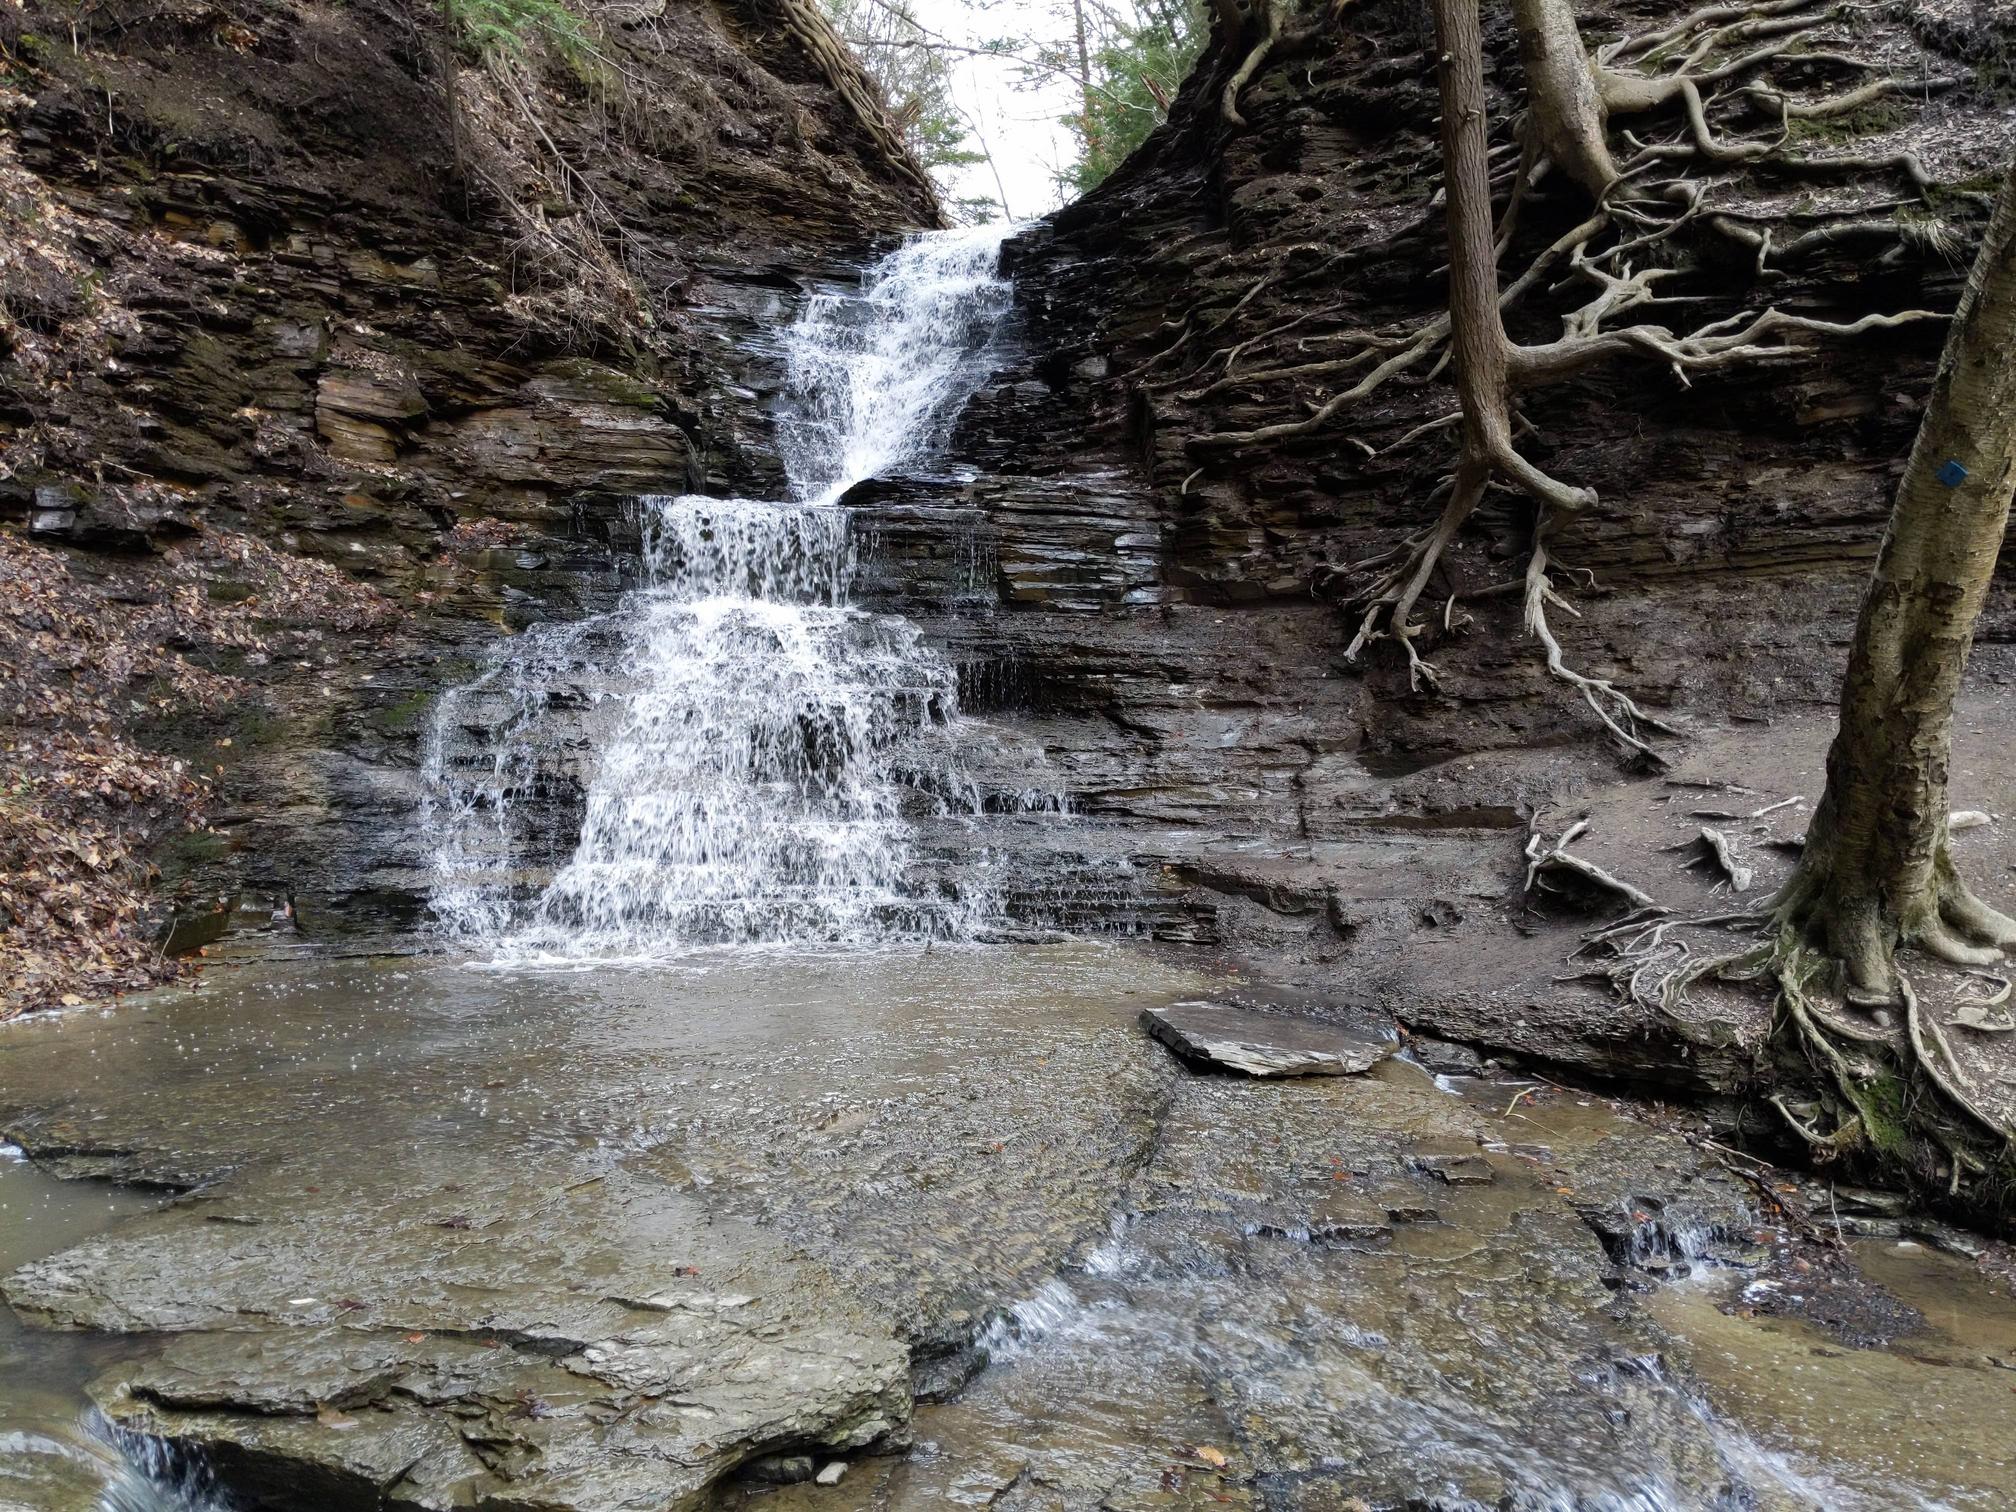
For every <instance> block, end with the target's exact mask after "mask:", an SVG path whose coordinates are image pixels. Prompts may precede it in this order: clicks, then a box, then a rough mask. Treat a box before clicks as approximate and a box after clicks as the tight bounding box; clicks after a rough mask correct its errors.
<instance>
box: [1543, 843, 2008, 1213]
mask: <svg viewBox="0 0 2016 1512" xmlns="http://www.w3.org/2000/svg"><path fill="white" fill-rule="evenodd" d="M1528 854H1529V856H1530V855H1531V847H1530V846H1529V852H1528ZM1810 876H1811V873H1810V872H1809V870H1808V869H1807V868H1805V867H1802V868H1801V869H1800V871H1799V872H1798V873H1795V875H1794V876H1793V878H1792V879H1791V881H1789V882H1788V883H1787V884H1786V885H1785V887H1784V888H1782V889H1781V890H1780V891H1779V892H1778V893H1777V895H1776V896H1775V897H1773V898H1772V899H1770V900H1769V901H1768V902H1766V903H1764V904H1763V905H1761V906H1760V907H1759V908H1758V909H1757V910H1756V911H1755V912H1750V913H1739V914H1724V915H1718V916H1714V917H1710V918H1698V919H1681V918H1675V917H1673V916H1672V915H1670V914H1668V913H1666V912H1665V911H1664V910H1661V909H1658V908H1657V907H1656V905H1651V904H1650V903H1649V900H1648V904H1647V905H1646V906H1644V907H1641V908H1640V909H1639V910H1637V911H1636V912H1634V913H1633V914H1631V915H1629V916H1628V917H1627V918H1625V919H1623V920H1621V921H1619V922H1617V923H1615V924H1611V925H1607V926H1605V927H1604V928H1602V929H1600V930H1596V931H1592V932H1591V933H1590V934H1589V935H1588V936H1586V937H1585V948H1595V949H1598V950H1602V951H1605V952H1607V953H1608V956H1609V959H1608V964H1607V966H1606V968H1605V974H1606V975H1607V976H1608V977H1609V978H1610V980H1611V981H1612V982H1613V983H1614V984H1615V985H1616V986H1617V988H1618V989H1619V991H1620V992H1622V993H1623V994H1624V995H1625V996H1626V997H1628V998H1630V999H1631V1000H1633V1001H1636V1002H1638V1003H1640V1004H1642V1005H1644V1006H1646V1007H1649V1008H1652V1009H1654V1010H1655V1011H1657V1012H1659V1013H1660V1014H1661V1015H1662V1016H1663V1017H1665V1018H1666V1019H1667V1021H1668V1022H1670V1023H1672V1024H1673V1025H1674V1026H1675V1027H1676V1028H1677V1029H1678V1030H1679V1031H1680V1032H1681V1033H1682V1035H1683V1036H1685V1037H1687V1038H1689V1039H1692V1040H1695V1041H1698V1042H1700V1043H1703V1044H1720V1043H1722V1037H1721V1036H1719V1035H1718V1034H1717V1033H1715V1032H1714V1031H1713V1030H1705V1031H1704V1030H1703V1029H1702V1028H1701V1026H1700V1025H1699V1024H1698V1023H1697V1021H1696V1016H1695V1015H1694V1014H1693V1013H1691V1012H1689V1011H1688V1005H1689V1003H1690V1001H1691V992H1692V989H1694V988H1696V987H1697V986H1699V985H1701V984H1703V983H1706V982H1721V983H1748V982H1756V981H1765V982H1768V983H1769V984H1770V985H1771V987H1772V989H1773V990H1774V992H1775V994H1776V999H1777V1021H1776V1023H1775V1025H1774V1028H1773V1031H1772V1038H1771V1042H1770V1046H1769V1048H1768V1050H1767V1053H1766V1061H1767V1064H1766V1065H1765V1066H1764V1067H1761V1068H1760V1070H1762V1071H1764V1072H1765V1074H1767V1075H1772V1074H1776V1075H1783V1074H1785V1073H1786V1071H1787V1070H1788V1069H1789V1068H1790V1067H1793V1066H1800V1067H1803V1068H1804V1070H1805V1073H1806V1075H1805V1076H1804V1077H1802V1078H1801V1080H1802V1081H1804V1080H1810V1081H1811V1082H1813V1083H1814V1084H1816V1086H1817V1091H1814V1092H1812V1093H1811V1094H1809V1095H1808V1096H1807V1097H1806V1098H1804V1099H1799V1098H1795V1097H1793V1096H1792V1095H1790V1094H1788V1093H1779V1094H1775V1095H1773V1096H1772V1097H1771V1099H1770V1101H1771V1102H1772V1103H1773V1105H1774V1106H1775V1107H1776V1108H1777V1110H1778V1112H1779V1113H1780V1115H1781V1116H1782V1117H1783V1119H1784V1121H1785V1124H1786V1127H1787V1128H1788V1130H1790V1131H1791V1132H1792V1133H1793V1134H1795V1135H1796V1136H1797V1137H1798V1138H1799V1139H1800V1140H1801V1141H1802V1142H1803V1143H1804V1144H1805V1145H1806V1146H1807V1147H1808V1150H1809V1152H1810V1154H1811V1155H1812V1157H1813V1158H1814V1159H1815V1160H1816V1161H1818V1162H1821V1163H1828V1162H1833V1161H1837V1160H1842V1159H1848V1158H1855V1159H1859V1160H1863V1161H1865V1162H1871V1163H1876V1164H1880V1165H1881V1166H1882V1167H1883V1168H1885V1169H1886V1170H1887V1171H1889V1172H1891V1173H1893V1174H1894V1173H1896V1172H1898V1171H1900V1170H1902V1171H1907V1172H1910V1173H1912V1174H1913V1175H1914V1176H1915V1177H1916V1178H1917V1179H1919V1180H1920V1181H1922V1182H1926V1183H1927V1184H1932V1183H1935V1182H1936V1183H1937V1184H1938V1185H1939V1186H1941V1187H1943V1189H1944V1191H1945V1192H1946V1194H1947V1195H1949V1196H1951V1195H1958V1194H1959V1193H1960V1192H1961V1191H1962V1189H1963V1187H1964V1186H1965V1185H1966V1183H1967V1182H1969V1181H1970V1180H1977V1179H1988V1180H1992V1181H1994V1182H1996V1183H1998V1184H2006V1183H2009V1182H2011V1181H2016V1120H2012V1118H2011V1117H2010V1115H2009V1114H2007V1113H2006V1112H2004V1111H2001V1110H1999V1109H1997V1108H1996V1107H1995V1106H1993V1105H1992V1104H1991V1103H1990V1102H1989V1100H1988V1099H1987V1098H1986V1097H1985V1096H1984V1095H1983V1093H1982V1091H1981V1089H1980V1088H1979V1087H1978V1086H1977V1085H1975V1083H1974V1082H1973V1081H1972V1079H1971V1078H1970V1077H1969V1075H1968V1073H1967V1071H1966V1069H1965V1066H1964V1063H1963V1062H1962V1060H1961V1058H1960V1057H1959V1056H1958V1055H1957V1054H1956V1053H1955V1051H1954V1047H1953V1045H1952V1042H1951V1040H1950V1038H1949V1035H1948V1031H1947V1030H1946V1029H1945V1028H1943V1027H1942V1026H1941V1024H1940V1022H1939V1021H1938V1019H1937V1018H1935V1017H1934V1016H1933V1015H1932V1014H1930V1013H1928V1012H1926V1011H1925V1009H1924V1007H1923V1005H1922V1004H1921V1002H1920V1000H1919V997H1918V994H1917V992H1916V990H1915V989H1914V987H1913V985H1912V983H1911V981H1910V980H1909V978H1908V977H1906V976H1905V975H1904V974H1903V973H1902V972H1901V971H1900V970H1898V969H1897V966H1896V962H1895V956H1894V953H1891V954H1889V955H1887V956H1886V959H1885V962H1884V969H1885V973H1886V975H1887V978H1888V981H1889V983H1890V988H1891V995H1890V996H1889V997H1887V998H1885V999H1882V1000H1880V1001H1878V1000H1876V999H1874V998H1873V997H1871V996H1870V995H1869V994H1868V993H1866V992H1864V991H1861V990H1858V988H1857V984H1856V977H1855V972H1856V971H1857V970H1858V969H1861V970H1863V971H1865V972H1866V971H1867V969H1868V963H1867V961H1866V960H1864V961H1863V962H1862V963H1861V964H1860V966H1859V967H1858V964H1857V963H1856V962H1855V961H1853V960H1850V959H1847V958H1844V957H1843V956H1842V955H1841V954H1840V953H1839V952H1840V950H1841V948H1842V946H1841V943H1840V942H1841V941H1842V940H1843V938H1844V936H1843V933H1842V932H1841V931H1840V930H1839V929H1838V928H1836V927H1835V922H1834V920H1833V918H1832V915H1831V913H1830V911H1829V908H1828V906H1826V905H1824V904H1823V902H1822V899H1821V893H1820V891H1819V890H1818V889H1816V887H1815V886H1814V885H1813V884H1812V883H1811V882H1810V881H1808V880H1807V879H1808V878H1809V877H1810ZM1967 897H1968V898H1969V899H1970V900H1971V897H1972V895H1971V894H1968V895H1967ZM1974 901H1975V903H1976V904H1977V906H1978V900H1974ZM1989 912H1990V913H1991V914H1992V913H1993V911H1992V910H1990V911H1989ZM1994 918H1995V919H2000V918H2001V916H2000V915H1999V914H1996V915H1994ZM1983 922H1984V923H1986V922H1988V921H1987V920H1983ZM2007 922H2008V921H2006V920H2003V923H2004V924H2006V923H2007ZM1728 925H1734V926H1737V927H1739V928H1742V929H1749V930H1754V931H1756V932H1757V934H1758V939H1757V941H1756V943H1754V944H1751V945H1749V946H1746V947H1743V948H1741V949H1738V950H1732V951H1727V952H1723V953H1719V954H1715V955H1707V956H1702V955H1697V954H1696V953H1695V952H1694V951H1693V950H1692V949H1691V948H1690V946H1689V944H1688V943H1687V940H1686V938H1685V935H1686V934H1687V933H1688V932H1698V931H1700V930H1702V929H1706V928H1709V927H1712V926H1728ZM1998 933H2006V932H2001V931H1999V930H1998ZM1988 938H1989V937H1988V936H1986V935H1981V934H1973V935H1970V936H1969V937H1967V938H1964V939H1963V938H1959V937H1957V936H1956V935H1955V933H1954V931H1953V928H1952V927H1951V926H1946V927H1945V928H1943V929H1942V930H1939V931H1934V932H1932V933H1930V934H1926V935H1920V936H1918V937H1916V938H1915V939H1914V941H1913V943H1915V944H1917V945H1918V946H1919V947H1920V948H1923V949H1925V950H1926V952H1927V953H1928V954H1930V955H1933V956H1934V957H1935V958H1937V959H1942V960H1946V959H1952V958H1953V957H1955V956H1956V955H1957V956H1964V957H1965V958H1966V959H1967V960H1968V961H1970V962H1971V961H1974V960H1977V959H1979V958H1981V957H1982V956H1983V955H1986V956H1988V957H1991V958H1992V959H1995V960H2000V959H2001V955H2000V952H1999V951H1996V950H1994V949H1992V948H1990V947H1989V946H1988V945H1987V944H1986V943H1985V941H1986V940H1987V939H1988ZM1854 948H1856V949H1858V950H1860V949H1863V948H1864V945H1863V942H1861V941H1859V940H1858V941H1855V942H1854ZM1995 980H1996V981H1998V982H2000V981H2001V980H2002V979H2001V978H1996V979H1995ZM1970 1006H1973V1005H1970ZM1954 1022H1955V1023H1956V1024H1957V1025H1959V1026H1961V1027H1963V1028H1966V1029H1969V1030H1970V1031H1971V1032H1977V1033H1989V1034H1993V1033H1999V1032H2003V1029H2002V1026H2001V1025H1999V1024H1995V1023H1992V1022H1990V1023H1983V1024H1981V1025H1980V1027H1978V1028H1977V1027H1975V1025H1974V1024H1973V1023H1970V1021H1969V1018H1968V1015H1967V1012H1966V1010H1965V1009H1963V1011H1962V1013H1960V1014H1956V1015H1955V1016H1954ZM2009 1027H2010V1028H2012V1029H2016V1025H2011V1026H2009ZM1998 1196H1999V1189H1998Z"/></svg>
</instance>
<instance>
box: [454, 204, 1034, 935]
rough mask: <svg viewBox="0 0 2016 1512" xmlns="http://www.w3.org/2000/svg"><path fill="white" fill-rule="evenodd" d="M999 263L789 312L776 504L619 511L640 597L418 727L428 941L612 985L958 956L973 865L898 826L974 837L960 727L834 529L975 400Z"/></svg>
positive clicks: (918, 639) (495, 676)
mask: <svg viewBox="0 0 2016 1512" xmlns="http://www.w3.org/2000/svg"><path fill="white" fill-rule="evenodd" d="M1002 236H1003V228H1000V227H993V228H985V229H982V230H976V231H967V232H956V233H949V234H944V235H934V236H927V237H921V238H919V239H917V240H915V241H912V242H910V243H908V244H907V245H905V246H904V247H902V248H900V249H898V250H897V251H896V252H894V253H892V254H891V255H890V256H889V257H887V258H885V259H884V260H883V261H882V262H881V263H880V264H878V265H877V266H876V267H875V268H873V269H872V270H870V272H869V273H868V275H867V276H866V278H865V279H864V281H863V285H862V288H861V290H860V291H859V292H858V293H830V294H821V295H816V296H814V297H813V298H812V300H811V301H810V302H809V303H808V305H807V307H806V309H805V311H804V313H803V314H802V316H801V317H800V318H799V320H798V321H797V322H796V324H795V325H794V326H793V327H792V329H791V330H790V331H789V332H788V333H787V339H786V343H785V346H786V358H787V366H788V401H789V402H788V405H787V411H786V413H785V414H784V415H783V417H781V419H780V421H779V425H778V434H779V451H780V454H781V455H782V457H783V460H784V462H785V466H786V470H787V473H788V476H789V478H790V483H791V489H792V492H793V494H794V498H793V499H792V500H790V501H781V502H768V501H757V500H746V499H713V498H704V497H700V496H691V495H689V496H677V497H675V496H652V497H647V498H644V499H641V500H640V501H638V508H639V511H640V514H641V519H640V522H639V524H640V528H641V534H642V537H643V541H644V552H643V558H644V560H643V569H644V581H643V584H642V586H641V587H639V588H637V589H636V590H634V591H633V592H631V593H629V594H627V595H626V596H625V598H624V600H623V601H622V603H621V604H620V605H619V606H618V607H617V609H616V610H615V611H614V612H613V613H610V614H608V615H603V616H599V617H596V618H594V619H590V620H585V621H582V622H579V623H576V624H570V625H542V626H537V627H534V628H533V629H532V630H530V631H528V632H527V633H526V634H524V635H522V636H520V637H519V638H518V639H517V640H516V641H515V642H513V643H511V644H510V645H509V646H507V647H505V648H503V649H502V650H501V651H500V653H499V654H498V656H497V657H496V659H495V660H494V661H493V663H492V664H491V666H490V667H489V668H488V669H486V670H485V671H484V672H483V673H482V674H481V675H480V676H479V677H477V678H476V679H475V680H474V681H472V682H471V683H469V684H468V685H466V686H464V687H462V688H459V689H456V690H454V691H453V692H451V693H449V694H448V695H446V696H445V697H444V698H443V699H442V700H441V703H440V705H439V708H438V710H437V713H436V718H435V724H434V729H433V735H432V739H431V740H430V742H429V748H428V754H427V764H426V772H425V775H426V779H427V785H428V793H429V797H428V802H427V806H426V811H425V815H424V827H425V831H426V834H427V837H428V841H429V844H430V846H431V849H432V852H433V868H434V890H433V903H434V908H435V911H436V913H437V915H438V916H439V918H440V919H441V921H442V923H443V925H444V926H445V928H446V929H447V931H448V932H449V933H450V935H451V936H453V937H455V938H458V939H460V940H462V941H465V942H467V943H471V944H475V945H479V946H486V947H492V948H499V949H502V950H504V951H506V952H507V953H509V954H512V955H515V956H532V957H539V956H558V957H584V958H591V959H608V958H621V957H640V956H649V955H652V954H654V953H656V952H659V951H662V950H664V949H666V948H668V947H680V946H685V945H694V944H708V943H724V942H735V943H747V942H760V941H794V940H795V941H834V942H844V943H872V942H876V941H882V940H891V939H920V938H922V939H929V938H955V939H956V938H965V937H968V936H970V935H971V934H972V933H973V931H974V930H975V929H976V928H977V927H980V926H981V925H982V924H984V923H985V922H986V921H987V920H988V919H989V918H990V917H992V916H993V915H995V914H996V913H998V911H999V910H998V905H997V904H996V902H995V901H994V899H993V898H992V897H991V896H990V893H989V889H988V887H987V885H986V883H985V881H984V879H985V877H986V876H987V874H988V868H987V866H986V865H985V864H984V858H982V857H980V856H978V855H977V854H976V855H975V856H974V857H972V858H971V859H972V860H973V862H974V864H972V865H962V866H961V867H959V868H958V876H957V877H956V878H955V877H954V876H952V875H951V874H950V873H949V872H947V871H946V870H943V869H938V870H934V869H932V868H930V867H928V866H926V865H925V864H923V863H922V862H921V861H920V858H919V855H918V849H917V846H916V843H915V833H914V821H916V820H919V819H926V818H928V819H932V820H938V821H944V820H953V821H957V820H960V819H967V820H970V819H973V818H976V817H977V816H978V815H979V813H980V812H981V808H982V801H981V796H980V793H979V791H978V789H977V788H976V786H975V784H974V782H973V781H972V779H971V778H970V777H969V776H968V775H967V773H966V768H965V764H964V762H963V761H962V759H961V746H962V742H965V741H970V740H971V739H972V738H974V736H975V730H976V727H974V726H973V725H971V724H970V723H968V722H966V721H964V720H962V718H961V716H960V713H959V707H958V686H957V681H958V680H957V676H956V674H955V671H954V669H953V668H952V667H951V665H950V664H949V663H948V662H947V661H946V660H945V659H944V657H943V656H941V655H940V654H939V653H938V652H937V651H935V650H934V649H933V648H932V647H931V646H929V645H928V644H927V643H926V642H925V641H924V639H923V638H922V636H921V635H920V633H919V632H918V630H917V629H916V627H915V626H913V625H911V624H910V623H909V622H907V621H905V620H902V619H899V618H894V617H890V616H884V615H876V614H871V613H867V612H865V611H863V610H861V609H859V608H856V607H854V606H853V605H852V603H851V601H850V600H851V590H852V583H853V577H854V570H855V565H856V555H855V553H856V540H855V534H854V529H853V522H852V519H851V516H850V512H849V511H848V510H846V509H844V508H842V507H840V505H839V504H838V502H837V501H838V500H839V499H840V498H841V496H842V495H844V494H845V492H846V491H847V489H849V488H850V487H851V486H852V485H853V484H855V483H857V482H859V481H861V480H862V479H864V478H867V477H871V476H874V475H876V474H879V473H883V472H887V471H889V470H891V469H893V468H898V467H901V466H904V465H906V464H912V463H915V462H917V461H919V460H921V459H923V458H925V457H928V456H929V455H930V454H931V452H932V451H933V450H934V449H935V448H937V447H938V446H939V445H940V444H941V443H942V441H943V438H944V435H945V433H946V431H947V430H949V428H950V426H951V425H952V423H953V421H954V420H955V419H956V417H957V415H958V412H959V410H960V408H961V407H962V406H963V405H964V404H965V402H966V400H967V399H968V398H969V397H970V396H971V394H972V392H973V391H974V389H975V388H976V387H977V386H978V385H979V383H980V382H981V381H983V380H984V378H985V376H986V374H987V372H988V371H989V368H990V366H991V361H992V352H993V343H994V339H995V335H996V331H997V328H998V327H999V325H1000V322H1001V319H1002V317H1003V315H1004V314H1005V313H1006V311H1007V307H1008V302H1009V297H1010V290H1009V286H1008V284H1007V283H1006V282H1005V281H1004V280H1002V279H1001V278H999V277H998V276H997V274H996V272H995V265H996V263H997V261H998V257H999V250H1000V242H1001V239H1002ZM569 830H571V831H572V833H571V834H570V833H567V832H566V831H569ZM570 851H571V856H570V858H569V859H568V860H567V861H566V862H565V863H564V864H563V865H561V866H559V867H558V869H557V870H554V871H552V872H551V874H550V875H541V874H540V870H539V867H538V865H537V863H536V860H535V859H534V858H536V857H537V856H539V855H540V854H542V853H543V854H546V855H549V856H550V855H560V854H567V853H568V852H570Z"/></svg>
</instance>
